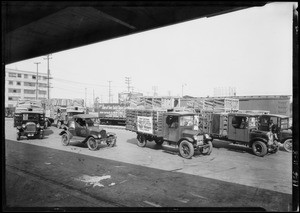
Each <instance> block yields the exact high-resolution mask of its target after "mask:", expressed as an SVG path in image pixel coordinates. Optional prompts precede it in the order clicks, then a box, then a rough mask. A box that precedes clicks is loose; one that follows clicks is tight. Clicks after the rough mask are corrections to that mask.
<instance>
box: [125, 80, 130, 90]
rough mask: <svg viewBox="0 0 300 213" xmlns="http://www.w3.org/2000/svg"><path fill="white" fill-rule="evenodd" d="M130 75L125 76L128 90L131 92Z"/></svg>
mask: <svg viewBox="0 0 300 213" xmlns="http://www.w3.org/2000/svg"><path fill="white" fill-rule="evenodd" d="M130 81H131V79H130V77H125V84H127V89H128V92H130Z"/></svg>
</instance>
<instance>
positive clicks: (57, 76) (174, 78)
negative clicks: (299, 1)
mask: <svg viewBox="0 0 300 213" xmlns="http://www.w3.org/2000/svg"><path fill="white" fill-rule="evenodd" d="M293 4H295V3H291V2H290V3H289V2H276V3H270V4H267V5H266V6H264V7H254V8H250V9H244V10H240V11H236V12H232V13H228V14H224V15H220V16H214V17H211V18H202V19H196V20H193V21H188V22H184V23H180V24H176V25H171V26H168V27H163V28H159V29H155V30H151V31H146V32H143V33H138V34H134V35H129V36H126V37H121V38H117V39H112V40H108V41H104V42H100V43H95V44H92V45H88V46H83V47H80V48H75V49H70V50H66V51H62V52H57V53H53V54H52V55H51V57H52V59H51V60H50V72H51V76H52V77H53V80H52V82H51V83H52V86H53V88H52V89H51V92H50V96H51V98H83V99H84V98H85V88H87V89H86V91H87V100H88V105H89V103H92V98H93V91H94V96H95V97H99V99H102V101H103V102H108V95H109V81H111V93H112V94H113V101H114V102H117V99H118V93H119V92H123V91H127V85H126V84H125V77H130V78H131V86H132V87H133V91H135V92H142V93H143V94H144V95H153V92H154V90H153V88H154V87H156V88H157V89H156V92H157V93H158V95H180V96H181V95H182V91H183V94H184V95H191V96H198V97H200V96H208V95H209V96H214V89H215V88H218V87H223V88H229V87H231V88H233V87H235V88H236V94H237V95H292V15H293V13H292V11H293V10H292V8H293V7H292V5H293ZM44 58H45V56H41V57H37V58H33V59H29V60H26V61H21V62H18V63H13V64H8V65H7V66H6V67H7V68H12V69H16V68H17V69H19V70H25V71H34V72H36V64H34V62H41V64H40V65H39V72H42V73H46V72H47V61H46V60H44ZM182 85H184V86H182ZM182 89H183V90H182Z"/></svg>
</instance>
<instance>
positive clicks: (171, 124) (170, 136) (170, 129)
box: [164, 115, 179, 142]
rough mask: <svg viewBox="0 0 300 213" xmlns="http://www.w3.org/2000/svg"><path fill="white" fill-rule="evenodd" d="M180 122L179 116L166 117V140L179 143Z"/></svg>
mask: <svg viewBox="0 0 300 213" xmlns="http://www.w3.org/2000/svg"><path fill="white" fill-rule="evenodd" d="M178 122H179V120H178V116H175V115H168V116H167V117H166V125H165V128H166V131H165V134H164V139H165V140H168V141H176V142H177V141H178V132H179V123H178Z"/></svg>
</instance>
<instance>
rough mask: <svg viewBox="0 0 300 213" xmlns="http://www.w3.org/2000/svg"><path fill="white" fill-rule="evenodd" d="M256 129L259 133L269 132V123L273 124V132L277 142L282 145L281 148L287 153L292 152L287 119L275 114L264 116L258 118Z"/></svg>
mask: <svg viewBox="0 0 300 213" xmlns="http://www.w3.org/2000/svg"><path fill="white" fill-rule="evenodd" d="M258 119H259V122H258V123H259V125H258V129H259V130H261V131H269V125H270V123H271V121H272V122H273V123H274V128H273V132H274V133H276V135H277V137H278V140H279V142H280V143H282V144H283V148H284V149H285V150H286V151H287V152H291V151H292V142H293V139H292V138H293V133H292V129H291V127H290V126H289V117H288V116H285V115H277V114H264V115H260V116H259V117H258Z"/></svg>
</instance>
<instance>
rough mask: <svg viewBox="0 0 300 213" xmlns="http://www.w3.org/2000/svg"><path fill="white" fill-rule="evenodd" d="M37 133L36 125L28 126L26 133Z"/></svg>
mask: <svg viewBox="0 0 300 213" xmlns="http://www.w3.org/2000/svg"><path fill="white" fill-rule="evenodd" d="M35 131H36V124H35V123H30V124H27V125H26V132H35Z"/></svg>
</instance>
